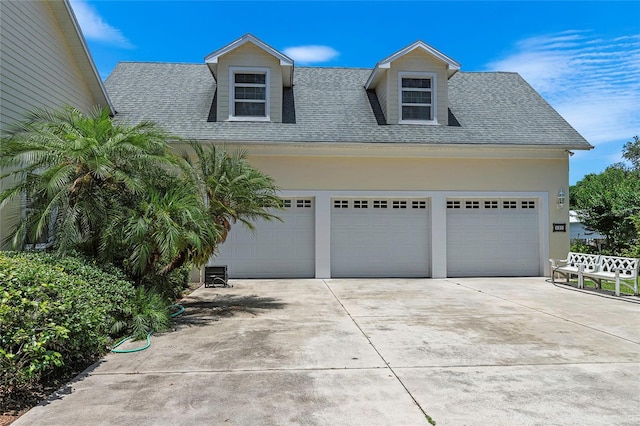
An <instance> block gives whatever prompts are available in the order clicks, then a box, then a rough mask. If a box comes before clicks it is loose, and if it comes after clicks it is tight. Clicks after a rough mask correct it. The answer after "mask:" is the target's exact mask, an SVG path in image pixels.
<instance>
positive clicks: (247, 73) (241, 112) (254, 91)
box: [229, 67, 269, 121]
mask: <svg viewBox="0 0 640 426" xmlns="http://www.w3.org/2000/svg"><path fill="white" fill-rule="evenodd" d="M229 71H230V72H229V79H230V82H229V89H230V92H231V93H230V94H229V99H230V100H231V108H230V114H229V120H246V121H267V120H269V84H268V83H269V69H268V68H239V67H231V68H230V69H229Z"/></svg>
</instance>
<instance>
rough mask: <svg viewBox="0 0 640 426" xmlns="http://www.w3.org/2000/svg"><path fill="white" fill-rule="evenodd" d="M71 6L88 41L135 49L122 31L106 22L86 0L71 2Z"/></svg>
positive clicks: (73, 0) (72, 0)
mask: <svg viewBox="0 0 640 426" xmlns="http://www.w3.org/2000/svg"><path fill="white" fill-rule="evenodd" d="M71 6H72V7H73V12H74V14H75V15H76V18H77V19H78V23H79V24H80V28H81V29H82V34H84V36H85V37H86V38H87V39H90V40H94V41H98V42H101V43H105V44H110V45H113V46H117V47H121V48H124V49H133V48H134V46H133V44H131V42H130V41H129V40H128V39H127V38H126V37H125V36H124V35H123V34H122V31H120V30H119V29H117V28H114V27H112V26H111V25H109V24H107V23H106V22H104V20H103V19H102V17H101V16H100V15H99V14H98V13H97V12H96V10H95V9H94V8H92V7H91V6H90V5H88V4H87V3H86V2H85V1H84V0H71Z"/></svg>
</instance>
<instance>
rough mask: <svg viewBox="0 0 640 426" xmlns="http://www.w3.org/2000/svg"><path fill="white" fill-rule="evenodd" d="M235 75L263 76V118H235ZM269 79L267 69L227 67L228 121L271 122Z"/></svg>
mask: <svg viewBox="0 0 640 426" xmlns="http://www.w3.org/2000/svg"><path fill="white" fill-rule="evenodd" d="M236 74H265V107H264V112H265V116H264V117H259V116H256V117H247V116H236V111H235V109H236V103H235V99H236V98H235V88H236V85H235V78H234V76H235V75H236ZM270 83H271V78H270V70H269V68H262V67H229V121H271V108H270V103H271V102H270V101H271V98H270V96H271V90H270V86H271V84H270Z"/></svg>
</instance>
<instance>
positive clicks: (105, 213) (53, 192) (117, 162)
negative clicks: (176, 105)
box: [0, 108, 178, 256]
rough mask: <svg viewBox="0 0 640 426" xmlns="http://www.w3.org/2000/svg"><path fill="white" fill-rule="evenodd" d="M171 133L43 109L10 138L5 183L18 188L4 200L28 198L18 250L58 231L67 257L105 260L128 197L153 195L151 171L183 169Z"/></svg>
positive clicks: (1, 165) (2, 158) (102, 113)
mask: <svg viewBox="0 0 640 426" xmlns="http://www.w3.org/2000/svg"><path fill="white" fill-rule="evenodd" d="M169 137H170V136H169V135H168V134H167V133H166V132H164V131H163V130H161V129H160V128H158V127H157V126H156V125H154V124H152V123H149V122H143V123H140V124H138V125H136V126H132V127H129V126H125V125H117V124H115V123H114V122H113V121H112V120H111V117H110V116H109V110H108V109H102V110H100V109H95V110H93V111H92V112H91V113H90V114H89V115H84V114H83V113H81V112H80V111H78V110H77V109H74V108H64V109H62V110H57V111H46V110H37V111H34V112H33V113H32V114H31V116H30V117H28V119H27V120H25V121H24V122H22V123H19V124H18V125H17V126H16V127H14V128H12V129H11V130H10V131H9V134H8V136H7V137H4V138H3V139H2V144H1V145H0V169H7V170H9V172H8V173H5V174H4V175H2V176H1V177H0V178H2V179H6V180H7V181H9V182H12V183H13V185H12V186H10V187H9V188H8V189H6V190H4V191H3V192H2V193H0V203H7V202H9V201H11V200H16V199H19V198H20V197H26V199H27V200H28V205H27V210H26V216H25V217H24V218H23V219H22V220H21V221H20V223H19V225H18V227H17V229H16V230H15V232H14V233H13V235H12V242H13V245H14V247H15V248H17V249H20V248H22V247H24V245H25V243H26V242H27V241H35V240H37V239H39V238H40V237H41V236H42V235H43V234H44V233H45V232H46V231H47V230H48V229H49V228H50V227H51V225H54V226H55V229H56V241H55V245H56V248H57V250H58V252H59V253H64V252H66V251H67V250H69V249H80V250H81V251H84V252H85V253H87V254H90V255H94V256H95V255H97V253H98V249H99V246H100V237H101V230H102V229H103V227H104V226H105V225H106V224H107V223H109V220H110V215H111V214H112V213H113V212H114V211H117V210H118V209H119V208H121V206H120V204H122V203H123V199H124V198H123V197H125V196H127V195H129V196H134V197H135V196H139V195H140V194H143V193H145V191H146V190H147V187H148V184H149V182H148V181H147V179H145V176H148V173H147V172H148V171H149V170H154V169H163V170H170V169H171V168H175V167H176V165H177V162H178V159H177V157H176V156H173V155H171V153H170V151H169V147H168V144H167V140H168V138H169Z"/></svg>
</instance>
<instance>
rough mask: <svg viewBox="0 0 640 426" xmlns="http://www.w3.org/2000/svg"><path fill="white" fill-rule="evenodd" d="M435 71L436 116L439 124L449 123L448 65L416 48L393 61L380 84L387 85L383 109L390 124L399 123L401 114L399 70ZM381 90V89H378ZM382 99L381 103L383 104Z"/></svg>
mask: <svg viewBox="0 0 640 426" xmlns="http://www.w3.org/2000/svg"><path fill="white" fill-rule="evenodd" d="M404 71H408V72H433V73H436V75H437V77H436V80H437V87H436V102H437V105H436V117H437V121H438V124H440V125H447V124H448V117H449V114H448V113H447V108H448V80H447V67H446V65H445V64H444V63H443V62H441V61H439V60H438V59H436V58H434V57H433V56H431V55H429V54H428V53H426V52H424V51H423V50H422V49H414V50H413V51H411V52H409V53H407V54H406V55H404V56H402V57H400V58H398V59H396V60H395V61H393V62H392V63H391V68H390V69H388V70H387V71H386V73H385V74H386V75H385V77H384V79H383V81H381V82H380V84H379V86H380V85H384V86H386V87H387V89H386V100H385V101H384V104H383V105H384V106H383V107H382V108H383V111H385V117H386V119H387V123H388V124H398V122H399V120H400V115H399V92H398V90H399V84H398V73H399V72H404ZM377 90H379V89H377ZM382 102H383V101H382V99H380V103H381V104H382Z"/></svg>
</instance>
